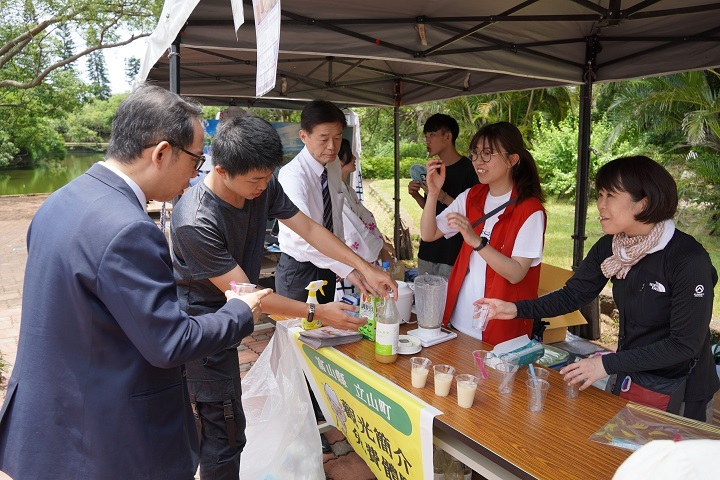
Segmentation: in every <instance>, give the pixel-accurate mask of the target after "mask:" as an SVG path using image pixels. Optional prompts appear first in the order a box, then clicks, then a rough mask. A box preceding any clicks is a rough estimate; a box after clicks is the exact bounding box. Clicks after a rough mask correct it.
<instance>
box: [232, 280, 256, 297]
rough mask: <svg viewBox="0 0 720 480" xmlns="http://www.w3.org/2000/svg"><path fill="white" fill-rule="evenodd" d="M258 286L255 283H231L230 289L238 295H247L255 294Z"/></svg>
mask: <svg viewBox="0 0 720 480" xmlns="http://www.w3.org/2000/svg"><path fill="white" fill-rule="evenodd" d="M255 287H256V285H255V284H254V283H236V282H230V288H232V291H233V292H235V293H237V294H238V295H245V294H247V293H253V292H254V291H255Z"/></svg>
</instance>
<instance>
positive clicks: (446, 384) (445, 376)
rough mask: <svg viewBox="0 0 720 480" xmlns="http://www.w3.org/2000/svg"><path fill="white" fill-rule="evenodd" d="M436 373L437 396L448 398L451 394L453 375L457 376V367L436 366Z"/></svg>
mask: <svg viewBox="0 0 720 480" xmlns="http://www.w3.org/2000/svg"><path fill="white" fill-rule="evenodd" d="M433 371H434V372H435V377H434V379H435V395H437V396H438V397H447V396H448V394H449V393H450V385H451V384H452V381H453V375H454V374H455V367H452V366H450V365H435V366H433Z"/></svg>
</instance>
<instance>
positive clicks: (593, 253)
mask: <svg viewBox="0 0 720 480" xmlns="http://www.w3.org/2000/svg"><path fill="white" fill-rule="evenodd" d="M611 255H612V236H611V235H606V236H604V237H602V238H601V239H600V240H598V242H597V243H596V244H595V245H594V246H593V247H592V248H591V249H590V252H589V253H588V255H587V257H585V260H583V262H582V263H581V264H580V267H579V268H578V270H577V272H575V275H573V277H572V278H571V279H570V280H568V282H567V284H566V285H565V287H563V288H561V289H560V290H557V291H555V292H552V293H549V294H548V295H545V296H543V297H540V298H538V299H537V300H534V301H532V300H526V301H522V302H518V303H517V308H518V317H521V318H534V317H554V316H557V315H560V314H563V313H567V312H570V311H573V310H576V309H578V308H579V307H581V306H583V305H586V304H587V303H589V302H590V301H591V300H593V299H594V298H595V297H597V295H598V294H599V293H600V291H601V290H602V289H603V287H604V286H605V284H606V283H607V278H605V276H604V275H603V274H602V271H601V270H600V265H601V264H602V262H603V261H604V260H605V259H606V258H607V257H609V256H611ZM717 279H718V277H717V271H716V270H715V268H714V267H713V265H712V263H711V262H710V257H709V255H708V254H707V252H706V251H705V249H704V248H703V246H702V245H700V243H698V242H697V241H696V240H695V239H694V238H693V237H691V236H690V235H688V234H686V233H684V232H681V231H679V230H675V233H674V234H673V237H672V238H671V239H670V242H668V244H667V245H666V246H665V248H664V249H663V250H660V251H657V252H654V253H651V254H649V255H647V256H646V257H645V258H643V259H642V260H640V261H639V262H638V263H637V264H636V265H634V266H633V267H632V268H631V269H630V271H629V272H628V274H627V276H626V277H625V278H624V279H618V278H615V277H613V278H612V279H611V280H612V282H613V298H614V300H615V304H616V305H617V307H618V311H619V312H620V332H621V336H620V337H619V339H618V352H617V353H615V354H611V355H605V356H603V359H602V360H603V366H604V367H605V371H606V372H608V373H609V374H613V373H618V372H626V373H631V372H639V371H643V372H650V373H653V374H655V375H660V376H663V377H666V378H680V377H682V376H684V375H687V373H688V370H689V366H690V363H691V361H692V359H693V358H697V360H698V361H697V365H696V366H695V368H694V370H693V372H692V374H691V375H690V377H689V378H688V383H687V390H686V394H685V399H686V400H687V401H700V400H705V399H708V398H710V397H711V396H712V395H713V394H714V393H715V392H716V391H717V390H718V388H720V381H719V380H718V376H717V372H716V370H715V364H714V362H713V360H712V355H711V353H710V328H709V325H710V318H711V316H712V306H713V287H714V286H715V284H716V283H717Z"/></svg>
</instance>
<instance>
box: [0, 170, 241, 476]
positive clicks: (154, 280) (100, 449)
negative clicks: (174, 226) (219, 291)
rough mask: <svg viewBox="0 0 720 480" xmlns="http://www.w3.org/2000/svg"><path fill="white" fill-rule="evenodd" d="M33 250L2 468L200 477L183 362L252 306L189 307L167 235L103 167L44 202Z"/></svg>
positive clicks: (230, 332)
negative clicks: (178, 285)
mask: <svg viewBox="0 0 720 480" xmlns="http://www.w3.org/2000/svg"><path fill="white" fill-rule="evenodd" d="M27 246H28V261H27V266H26V271H25V280H24V286H23V304H22V322H21V326H20V340H19V344H18V353H17V361H16V363H15V366H14V369H13V373H12V376H11V378H10V381H9V383H8V391H7V398H6V399H5V403H4V405H3V407H2V411H0V470H3V471H5V472H6V473H8V474H9V475H11V476H12V477H13V478H14V479H15V480H22V479H34V480H36V479H42V478H53V479H55V478H62V479H83V480H87V479H103V480H108V479H110V480H111V479H118V480H128V479H133V480H137V479H173V480H174V479H192V478H193V476H194V474H195V471H196V467H197V433H196V430H195V425H194V419H193V417H192V412H191V411H190V408H189V405H188V398H187V390H186V386H185V379H184V372H183V368H182V365H183V364H184V363H185V362H187V361H189V360H193V359H196V358H201V357H204V356H207V355H210V354H212V353H215V352H218V351H221V350H223V349H225V348H229V347H230V346H232V345H233V344H235V343H237V342H238V341H240V340H241V339H242V337H244V336H246V335H248V334H250V333H251V332H252V330H253V320H252V313H251V312H250V309H249V308H248V306H247V305H246V304H245V303H243V302H242V301H240V300H230V301H228V302H227V304H226V305H225V306H224V307H223V308H221V309H220V310H219V311H218V312H217V313H214V314H209V315H202V316H197V317H189V316H187V315H186V314H185V313H183V312H182V311H181V310H180V307H179V304H178V299H177V295H176V290H175V282H174V280H173V272H172V263H171V260H170V255H169V249H168V244H167V242H166V240H165V237H164V235H163V234H162V232H161V231H160V230H159V229H158V228H157V226H156V225H155V223H154V222H153V221H152V220H151V219H150V218H149V217H148V215H147V214H146V213H145V211H144V206H142V205H140V202H138V200H137V197H136V196H135V194H134V193H133V191H132V190H131V189H130V187H129V186H128V185H127V184H126V183H125V181H123V180H122V179H121V178H120V177H118V176H117V175H116V174H115V173H113V172H112V171H110V170H109V169H107V168H105V167H104V166H101V165H94V166H92V167H91V168H90V169H89V170H88V171H87V172H86V173H85V174H84V175H82V176H80V177H79V178H77V179H76V180H74V181H73V182H71V183H70V184H68V185H67V186H65V187H63V188H62V189H60V190H59V191H57V192H55V193H54V194H53V195H51V196H50V197H49V198H48V199H47V200H46V201H45V202H44V204H43V205H42V206H41V208H40V209H39V210H38V212H37V214H36V215H35V217H34V219H33V221H32V223H31V225H30V228H29V230H28V236H27Z"/></svg>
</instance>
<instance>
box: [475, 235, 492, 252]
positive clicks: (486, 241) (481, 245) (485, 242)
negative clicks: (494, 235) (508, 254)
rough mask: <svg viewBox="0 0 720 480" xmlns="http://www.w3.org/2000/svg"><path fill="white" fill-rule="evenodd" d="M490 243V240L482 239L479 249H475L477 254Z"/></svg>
mask: <svg viewBox="0 0 720 480" xmlns="http://www.w3.org/2000/svg"><path fill="white" fill-rule="evenodd" d="M489 241H490V239H488V238H486V237H480V244H479V245H478V246H477V247H474V248H473V250H475V251H476V252H479V251H480V250H482V249H483V248H485V245H487V244H488V242H489Z"/></svg>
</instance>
